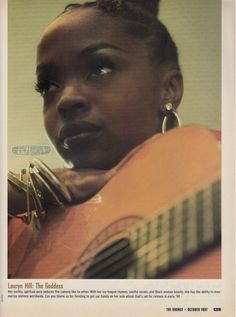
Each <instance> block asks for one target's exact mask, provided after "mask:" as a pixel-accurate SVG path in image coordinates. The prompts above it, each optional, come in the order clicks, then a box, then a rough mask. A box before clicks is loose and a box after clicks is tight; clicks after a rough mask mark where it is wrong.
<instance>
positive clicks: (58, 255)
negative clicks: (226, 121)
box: [8, 126, 221, 279]
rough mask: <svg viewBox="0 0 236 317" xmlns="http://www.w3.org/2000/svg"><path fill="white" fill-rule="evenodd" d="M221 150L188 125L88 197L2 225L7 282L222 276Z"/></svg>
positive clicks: (158, 140) (152, 144)
mask: <svg viewBox="0 0 236 317" xmlns="http://www.w3.org/2000/svg"><path fill="white" fill-rule="evenodd" d="M220 170H221V164H220V148H219V144H218V142H217V141H216V140H215V137H214V136H213V135H212V133H211V132H210V131H208V130H207V129H205V128H199V127H195V126H189V127H183V128H176V129H174V130H171V131H169V132H167V133H166V134H164V135H156V136H154V137H152V138H151V139H149V140H148V141H146V142H145V143H144V144H143V145H142V146H141V147H139V149H138V150H137V151H136V152H134V153H133V154H132V155H131V157H129V159H128V160H127V161H126V163H125V164H124V165H122V166H121V167H120V169H119V170H118V172H117V173H116V175H115V176H114V177H113V178H112V179H111V180H110V181H109V182H108V183H107V184H106V185H105V186H104V187H103V188H102V190H101V191H100V192H99V193H97V194H96V195H95V196H94V197H93V198H92V199H90V200H88V201H86V202H85V203H83V204H79V205H75V206H70V207H67V208H65V209H60V210H49V211H48V213H47V214H48V215H47V219H46V220H45V221H44V223H43V224H42V226H41V228H40V230H38V229H37V228H36V227H35V221H32V224H31V225H29V226H26V225H24V224H23V223H22V222H20V221H19V220H17V219H14V220H12V221H11V223H10V226H9V259H8V264H9V274H10V277H11V278H101V279H105V278H111V279H113V278H114V279H115V278H141V279H143V278H221V251H220V240H221V192H220Z"/></svg>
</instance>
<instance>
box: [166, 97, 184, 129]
mask: <svg viewBox="0 0 236 317" xmlns="http://www.w3.org/2000/svg"><path fill="white" fill-rule="evenodd" d="M163 108H164V109H163V110H164V113H165V116H164V119H163V122H162V133H165V132H166V130H167V122H168V119H169V120H173V119H174V120H175V121H176V122H177V126H178V127H181V120H180V117H179V116H178V114H177V112H176V111H175V109H174V107H173V105H172V103H171V102H168V103H166V104H165V105H164V106H163Z"/></svg>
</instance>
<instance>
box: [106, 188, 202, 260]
mask: <svg viewBox="0 0 236 317" xmlns="http://www.w3.org/2000/svg"><path fill="white" fill-rule="evenodd" d="M198 195H200V196H202V194H199V193H198ZM200 196H199V197H200ZM199 199H200V201H201V199H202V198H199ZM200 208H201V209H202V206H200ZM172 211H173V209H172ZM202 212H203V211H202ZM202 212H200V210H199V212H198V213H197V214H198V215H199V214H201V213H202ZM173 214H174V213H173ZM198 221H199V220H198ZM200 221H201V222H202V219H201V220H200ZM170 227H171V226H170ZM201 239H202V232H200V234H199V233H198V241H199V242H198V244H199V245H201V244H202V242H201ZM171 249H172V248H171V247H170V248H169V250H171ZM125 255H126V256H127V254H126V252H125ZM106 265H108V263H107V264H106Z"/></svg>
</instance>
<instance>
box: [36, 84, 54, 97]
mask: <svg viewBox="0 0 236 317" xmlns="http://www.w3.org/2000/svg"><path fill="white" fill-rule="evenodd" d="M58 88H59V85H58V84H57V83H55V82H52V81H49V80H45V81H38V82H37V83H36V84H35V90H36V91H37V92H39V93H40V94H41V95H42V96H43V97H44V96H45V95H46V94H48V93H50V92H54V91H55V90H57V89H58Z"/></svg>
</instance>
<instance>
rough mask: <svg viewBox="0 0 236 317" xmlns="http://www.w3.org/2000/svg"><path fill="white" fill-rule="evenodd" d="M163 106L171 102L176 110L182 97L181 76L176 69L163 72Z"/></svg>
mask: <svg viewBox="0 0 236 317" xmlns="http://www.w3.org/2000/svg"><path fill="white" fill-rule="evenodd" d="M162 79H163V86H162V87H163V91H162V102H163V105H164V104H166V103H168V102H171V103H172V105H173V106H174V108H175V109H177V108H178V106H179V104H180V102H181V99H182V96H183V76H182V73H181V71H180V70H178V69H173V68H172V69H165V70H164V72H163V78H162Z"/></svg>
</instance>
